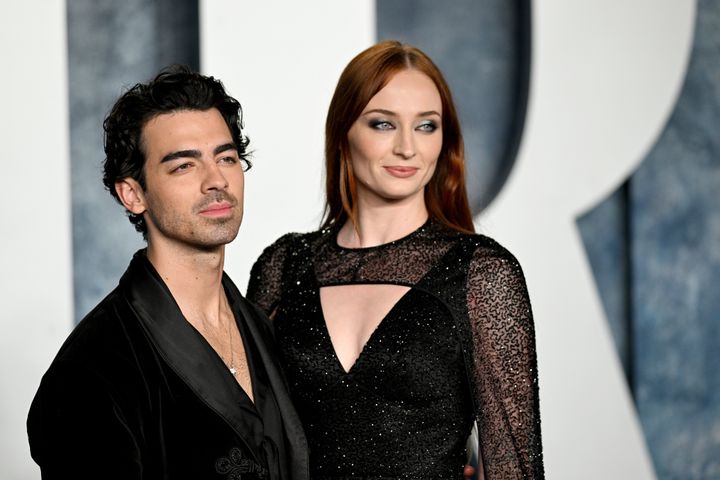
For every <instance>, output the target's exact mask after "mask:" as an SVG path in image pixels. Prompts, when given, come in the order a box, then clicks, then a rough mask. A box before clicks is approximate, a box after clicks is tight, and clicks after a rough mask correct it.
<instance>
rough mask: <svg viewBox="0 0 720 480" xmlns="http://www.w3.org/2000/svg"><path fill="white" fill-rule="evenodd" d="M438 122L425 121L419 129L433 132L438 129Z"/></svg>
mask: <svg viewBox="0 0 720 480" xmlns="http://www.w3.org/2000/svg"><path fill="white" fill-rule="evenodd" d="M437 128H438V127H437V124H436V123H435V122H423V123H421V124H420V125H418V127H417V129H418V130H420V131H421V132H428V133H432V132H434V131H435V130H437Z"/></svg>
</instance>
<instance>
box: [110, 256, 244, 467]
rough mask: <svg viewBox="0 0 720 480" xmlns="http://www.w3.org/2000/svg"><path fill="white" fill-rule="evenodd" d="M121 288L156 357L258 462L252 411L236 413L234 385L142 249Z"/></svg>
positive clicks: (236, 397)
mask: <svg viewBox="0 0 720 480" xmlns="http://www.w3.org/2000/svg"><path fill="white" fill-rule="evenodd" d="M120 286H121V287H122V288H123V291H124V292H125V294H126V296H127V300H128V302H129V304H130V306H131V308H132V309H133V311H134V312H135V313H136V315H137V317H138V320H139V321H140V324H141V325H142V326H143V328H144V329H145V331H146V332H147V333H148V335H149V337H150V339H151V341H152V342H153V343H154V344H155V346H156V347H157V349H158V352H159V354H160V356H161V357H162V358H163V359H164V360H165V362H166V363H167V364H168V366H169V367H170V368H171V369H172V370H173V371H174V372H175V373H176V374H177V375H178V376H179V377H180V378H181V379H182V380H183V381H184V382H185V383H186V384H187V385H188V387H190V389H191V390H192V391H193V392H194V393H195V395H197V396H198V398H200V399H201V400H202V401H203V402H204V403H205V404H206V405H208V406H209V407H210V408H211V409H212V410H214V411H215V412H216V413H217V414H218V415H220V416H221V417H223V418H224V419H225V420H226V421H227V422H228V424H229V425H230V426H231V427H232V428H233V430H234V431H235V433H236V434H237V435H238V437H240V438H241V439H242V441H243V442H244V443H245V445H246V446H247V447H248V449H249V450H250V451H252V452H253V453H254V454H255V456H256V460H257V459H258V458H257V457H258V452H257V449H256V447H255V445H254V442H252V441H251V439H250V438H249V436H248V435H247V433H246V432H248V428H247V425H248V421H249V418H248V415H252V412H249V411H247V410H245V409H240V408H238V405H239V402H238V395H241V393H240V387H239V385H237V383H236V381H235V379H234V378H233V377H232V375H230V374H229V372H226V370H227V367H226V366H225V364H224V363H223V362H222V360H221V359H220V358H219V357H218V355H217V354H216V353H215V351H214V350H213V349H212V347H210V345H209V344H208V343H207V342H206V341H205V340H204V339H203V338H202V335H201V334H200V333H199V332H198V331H197V330H195V328H194V327H193V326H192V325H191V324H190V323H189V322H188V321H187V320H186V319H185V317H184V316H183V314H182V312H181V311H180V307H179V306H178V305H177V303H176V302H175V300H174V298H173V297H172V294H171V293H170V290H169V289H168V288H167V285H165V283H164V282H163V281H162V279H161V277H160V275H159V274H158V273H157V271H156V270H155V268H154V267H153V266H152V264H151V263H150V261H149V260H148V259H147V257H146V256H145V252H144V250H141V251H139V252H137V253H136V254H135V256H134V257H133V259H132V261H131V263H130V266H129V267H128V270H127V271H126V272H125V274H124V275H123V277H122V278H121V280H120Z"/></svg>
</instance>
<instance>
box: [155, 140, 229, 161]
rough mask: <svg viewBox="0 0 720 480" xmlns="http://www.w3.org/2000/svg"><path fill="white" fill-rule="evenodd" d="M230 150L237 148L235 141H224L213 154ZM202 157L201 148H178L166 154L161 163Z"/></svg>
mask: <svg viewBox="0 0 720 480" xmlns="http://www.w3.org/2000/svg"><path fill="white" fill-rule="evenodd" d="M228 150H237V147H236V146H235V144H234V143H224V144H222V145H218V146H217V147H215V150H213V155H218V154H220V153H222V152H227V151H228ZM200 157H202V153H200V150H178V151H177V152H171V153H168V154H167V155H165V156H164V157H163V158H162V160H160V163H165V162H170V161H172V160H177V159H178V158H200Z"/></svg>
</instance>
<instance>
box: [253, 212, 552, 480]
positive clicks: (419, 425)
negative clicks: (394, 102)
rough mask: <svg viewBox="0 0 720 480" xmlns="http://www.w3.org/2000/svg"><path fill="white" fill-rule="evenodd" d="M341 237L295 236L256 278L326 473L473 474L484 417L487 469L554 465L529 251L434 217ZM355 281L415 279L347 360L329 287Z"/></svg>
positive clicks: (314, 462)
mask: <svg viewBox="0 0 720 480" xmlns="http://www.w3.org/2000/svg"><path fill="white" fill-rule="evenodd" d="M336 237H337V228H328V229H325V230H321V231H318V232H314V233H309V234H288V235H285V236H283V237H282V238H280V239H279V240H278V241H277V242H275V243H274V244H273V245H271V246H270V247H268V248H267V249H266V250H265V252H263V254H262V256H261V257H260V258H259V259H258V261H257V263H256V264H255V266H254V267H253V270H252V274H251V279H250V285H249V287H248V298H249V299H250V300H251V301H254V302H256V303H257V304H258V305H259V306H260V307H261V308H262V309H263V310H265V312H266V313H268V314H269V315H270V316H271V317H272V318H274V323H275V328H276V333H277V339H278V342H279V344H280V347H281V351H282V355H283V359H282V361H283V363H284V366H285V368H286V375H287V377H288V380H289V384H290V390H291V394H292V397H293V401H294V403H295V406H296V408H297V410H298V412H299V414H300V417H301V419H302V422H303V426H304V428H305V430H306V435H307V437H308V443H309V446H310V463H311V476H312V478H314V479H331V478H332V479H348V478H368V479H379V478H448V479H451V478H462V473H461V472H462V466H463V465H464V463H465V442H466V439H467V436H468V433H469V431H470V429H471V425H472V422H473V419H475V418H476V419H477V421H478V427H479V431H480V450H481V455H482V459H483V466H484V472H485V478H486V479H487V480H495V479H515V478H543V465H542V450H541V442H540V417H539V411H538V391H537V371H536V360H535V339H534V330H533V323H532V314H531V311H530V304H529V300H528V296H527V291H526V288H525V281H524V278H523V275H522V271H521V269H520V266H519V264H518V263H517V261H516V260H515V258H514V257H513V256H512V255H511V254H510V253H509V252H508V251H507V250H505V249H504V248H502V247H501V246H500V245H498V244H497V243H496V242H494V241H493V240H491V239H489V238H488V237H484V236H482V235H467V234H462V233H458V232H456V231H454V230H451V229H448V228H446V227H444V226H442V225H440V224H438V223H436V222H434V221H428V222H427V223H426V224H425V225H424V226H423V227H421V228H419V229H418V230H416V231H415V232H413V233H411V234H410V235H408V236H406V237H404V238H402V239H399V240H396V241H394V242H391V243H388V244H384V245H380V246H377V247H371V248H361V249H346V248H342V247H340V246H338V245H337V243H336ZM348 284H394V285H403V286H408V287H411V288H410V290H408V292H407V293H406V294H405V295H404V296H403V297H402V298H401V299H400V300H399V301H398V302H397V303H396V304H395V305H394V306H393V308H392V309H391V311H390V312H389V313H388V314H387V316H386V317H385V318H384V319H383V320H382V322H381V323H380V325H379V326H378V327H377V329H376V330H375V331H374V333H373V334H372V336H371V337H370V339H369V340H368V342H367V344H366V345H365V347H364V349H363V351H362V352H361V354H360V356H359V357H358V359H357V361H356V363H355V364H354V365H353V366H352V368H351V369H350V370H349V371H348V372H345V370H344V369H343V367H342V365H341V364H340V362H339V360H338V359H337V357H336V355H335V351H334V349H333V346H332V343H331V341H330V337H329V334H328V332H327V327H326V325H325V321H324V319H323V316H322V309H321V305H320V296H319V289H320V287H323V286H333V285H348Z"/></svg>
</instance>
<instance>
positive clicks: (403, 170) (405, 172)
mask: <svg viewBox="0 0 720 480" xmlns="http://www.w3.org/2000/svg"><path fill="white" fill-rule="evenodd" d="M383 168H384V169H385V171H386V172H388V173H389V174H390V175H392V176H393V177H398V178H407V177H411V176H413V175H415V173H416V172H417V171H418V169H417V168H416V167H400V166H388V167H383Z"/></svg>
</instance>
